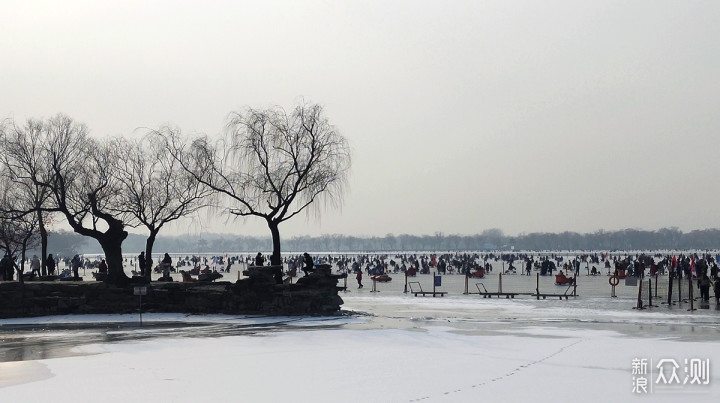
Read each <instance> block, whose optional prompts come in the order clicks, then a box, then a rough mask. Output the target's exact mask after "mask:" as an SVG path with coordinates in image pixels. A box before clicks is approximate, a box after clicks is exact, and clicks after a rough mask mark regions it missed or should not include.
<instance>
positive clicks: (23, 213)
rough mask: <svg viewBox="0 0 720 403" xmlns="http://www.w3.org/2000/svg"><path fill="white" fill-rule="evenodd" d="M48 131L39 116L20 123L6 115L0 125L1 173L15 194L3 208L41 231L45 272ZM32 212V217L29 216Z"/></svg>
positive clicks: (48, 208) (48, 216) (48, 210)
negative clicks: (34, 224)
mask: <svg viewBox="0 0 720 403" xmlns="http://www.w3.org/2000/svg"><path fill="white" fill-rule="evenodd" d="M47 134H48V131H47V130H44V122H43V121H42V120H38V119H29V120H27V121H26V122H25V124H24V125H22V126H19V125H17V124H16V123H15V122H14V121H13V120H11V119H8V120H6V121H5V122H4V124H3V125H2V126H0V149H2V150H3V151H4V152H3V153H2V154H0V163H1V164H2V174H3V176H4V177H5V178H7V179H8V180H9V181H10V182H11V183H8V187H7V188H8V189H11V188H12V194H13V195H14V196H13V198H12V199H11V200H8V203H5V204H4V206H3V207H2V208H3V212H4V213H5V214H6V216H7V217H9V218H14V219H17V220H21V221H23V222H25V223H28V222H35V223H36V225H37V229H38V233H39V234H40V245H41V255H42V256H41V261H42V264H41V267H42V271H43V274H45V270H46V269H45V258H46V256H47V253H48V250H47V244H48V234H47V231H46V229H45V226H46V224H47V222H48V220H50V219H51V211H53V210H54V207H53V206H52V205H51V202H52V200H51V198H50V195H51V193H50V190H49V188H48V187H46V186H42V185H41V184H42V183H49V182H50V176H51V174H50V170H49V167H48V165H47V163H46V161H47V159H48V155H47V154H46V151H47V148H46V147H44V146H45V145H46V144H47V142H48V139H47ZM28 215H35V218H34V219H33V218H28V217H27V216H28Z"/></svg>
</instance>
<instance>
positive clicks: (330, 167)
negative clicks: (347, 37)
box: [166, 103, 351, 265]
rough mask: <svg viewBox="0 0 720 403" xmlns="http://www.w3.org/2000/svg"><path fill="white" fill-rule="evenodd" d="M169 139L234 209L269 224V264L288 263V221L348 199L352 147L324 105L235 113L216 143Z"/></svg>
mask: <svg viewBox="0 0 720 403" xmlns="http://www.w3.org/2000/svg"><path fill="white" fill-rule="evenodd" d="M166 139H167V141H168V146H169V151H170V153H171V154H172V155H173V156H174V157H175V158H176V159H178V161H180V162H181V163H182V165H183V167H184V168H185V169H186V170H187V171H188V172H189V173H191V174H192V175H193V176H194V177H195V178H196V180H198V181H199V182H201V183H202V184H204V185H206V186H207V187H209V188H210V189H212V190H213V191H215V192H216V193H217V194H219V195H221V196H224V197H225V198H226V200H228V201H229V203H230V205H231V207H229V208H228V212H229V213H230V214H232V215H234V216H236V217H259V218H262V219H264V220H265V221H266V223H267V225H268V228H269V229H270V233H271V235H272V242H273V254H272V256H271V260H270V261H271V264H274V265H279V264H281V263H282V260H281V255H280V251H281V248H280V231H279V225H280V224H281V223H282V222H284V221H287V220H289V219H291V218H293V217H295V216H296V215H298V214H299V213H300V212H301V211H303V210H305V211H306V212H310V211H315V212H318V211H319V207H318V204H317V203H318V202H321V203H322V202H325V203H326V204H329V205H333V206H337V205H339V204H340V203H341V202H342V197H343V193H344V190H345V186H346V184H347V175H348V173H349V169H350V162H351V161H350V160H351V159H350V149H349V147H348V144H347V141H346V139H345V138H344V137H343V136H342V135H340V133H338V131H337V130H336V129H335V127H334V126H332V125H331V124H330V123H329V122H328V120H327V118H326V117H325V115H324V113H323V109H322V107H321V106H320V105H316V104H306V103H302V104H300V105H298V106H296V107H295V108H294V109H293V110H292V112H291V113H287V112H286V111H285V110H284V109H282V108H279V107H275V108H270V109H266V110H257V109H252V108H248V109H246V110H244V111H242V112H236V113H232V114H231V115H230V117H229V119H228V123H227V137H226V139H225V140H224V141H220V142H218V143H216V144H213V143H212V142H211V141H210V140H209V139H208V138H207V137H201V138H197V139H195V140H193V141H192V142H191V143H190V144H186V143H184V142H183V141H182V139H181V138H180V137H179V136H174V135H170V136H166ZM310 206H312V208H310V209H308V207H310ZM313 208H314V210H313Z"/></svg>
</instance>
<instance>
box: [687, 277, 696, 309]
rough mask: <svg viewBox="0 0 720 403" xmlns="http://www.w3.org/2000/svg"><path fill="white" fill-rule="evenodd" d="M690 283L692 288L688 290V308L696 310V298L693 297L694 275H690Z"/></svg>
mask: <svg viewBox="0 0 720 403" xmlns="http://www.w3.org/2000/svg"><path fill="white" fill-rule="evenodd" d="M688 285H689V286H690V290H689V291H688V293H689V294H690V309H688V311H694V310H695V298H693V285H692V276H688Z"/></svg>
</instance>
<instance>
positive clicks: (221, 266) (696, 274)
mask: <svg viewBox="0 0 720 403" xmlns="http://www.w3.org/2000/svg"><path fill="white" fill-rule="evenodd" d="M281 261H282V265H283V269H282V272H281V274H282V276H286V277H295V276H297V275H298V272H299V271H302V272H303V274H304V275H305V276H308V275H311V274H312V273H314V272H315V271H316V268H317V265H318V264H327V265H329V266H330V267H335V268H336V270H337V271H338V272H339V273H346V274H354V275H355V279H356V280H357V283H358V288H362V278H363V275H364V274H365V275H368V276H375V275H383V274H393V273H395V274H397V273H401V274H407V275H408V276H414V275H417V274H429V273H431V272H433V273H437V274H440V275H452V274H459V275H467V276H470V275H471V274H473V273H478V272H481V273H490V272H492V271H493V270H494V269H501V270H502V272H503V273H506V274H521V275H531V274H533V272H537V273H539V274H540V275H554V274H556V272H558V273H560V272H563V274H565V273H567V275H568V276H570V275H572V274H574V275H576V276H577V275H580V274H581V273H582V272H583V271H585V274H586V275H608V276H611V275H618V276H620V277H625V276H635V277H639V278H642V277H644V276H646V275H651V276H654V275H664V276H672V277H673V278H677V279H683V278H684V279H688V278H690V279H693V280H696V281H697V287H698V288H699V289H700V295H701V298H702V299H703V300H706V301H707V300H709V298H710V292H711V290H713V291H714V293H715V297H716V299H717V298H719V297H720V269H719V267H718V262H720V253H716V254H711V253H681V254H662V253H656V254H648V253H640V254H630V255H628V254H613V253H583V254H576V255H574V256H571V255H569V254H562V253H545V254H543V253H477V252H476V253H439V254H438V253H402V254H393V255H389V254H382V253H380V254H372V253H360V254H348V255H338V254H327V255H318V256H316V257H313V256H311V255H310V254H309V253H307V252H306V253H303V254H302V255H286V256H285V257H284V258H283V259H281ZM61 263H62V265H63V266H64V267H65V268H64V269H63V270H62V271H60V272H58V271H59V270H58V267H59V266H60V264H61ZM126 263H128V264H129V265H130V266H131V267H133V268H134V267H137V269H138V270H137V271H133V274H137V275H141V276H146V275H148V274H150V271H151V270H153V268H152V265H153V260H152V259H149V258H147V257H146V256H145V253H144V252H141V253H140V254H139V255H138V256H137V257H136V258H134V259H133V258H129V259H126ZM237 263H243V264H245V265H247V266H249V265H255V266H264V265H266V264H267V260H266V259H265V256H263V254H262V253H260V252H258V253H257V254H256V255H255V256H254V257H253V256H251V255H247V256H227V255H225V256H222V255H218V256H195V255H193V256H185V257H179V258H177V260H176V262H175V265H174V266H173V259H172V257H171V256H170V255H169V254H168V253H165V254H164V255H163V257H162V259H160V263H159V264H158V266H156V267H155V268H154V271H155V272H158V273H161V274H162V277H161V279H165V280H167V281H169V280H171V278H170V273H171V272H175V271H176V270H177V269H178V268H181V267H186V266H189V267H191V268H190V269H189V270H187V273H189V274H201V273H209V272H229V271H230V268H231V267H232V266H233V265H234V264H237ZM24 266H25V267H29V269H30V270H29V271H27V272H25V273H24V275H25V276H26V277H25V278H26V279H29V280H32V279H35V278H40V277H42V276H58V277H60V276H64V277H72V278H74V279H78V278H79V277H80V276H79V269H80V268H90V269H95V268H97V269H98V273H99V274H106V273H107V263H106V262H105V261H104V260H103V259H99V260H94V261H91V260H90V259H87V258H83V257H81V256H79V255H75V256H73V257H72V258H56V257H54V256H53V255H52V254H48V256H47V257H46V259H45V265H44V266H43V265H42V264H41V260H40V258H39V257H38V256H37V255H33V256H32V257H31V258H29V259H28V260H27V261H26V265H24ZM41 266H42V267H41ZM19 267H20V265H19V262H18V260H17V259H13V257H12V256H11V255H9V254H7V253H6V254H5V256H4V257H3V258H2V260H0V279H1V280H3V281H11V280H13V279H15V278H16V277H17V273H18V272H19ZM285 269H287V270H285ZM282 276H281V278H280V279H279V281H282Z"/></svg>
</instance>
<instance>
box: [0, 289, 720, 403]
mask: <svg viewBox="0 0 720 403" xmlns="http://www.w3.org/2000/svg"><path fill="white" fill-rule="evenodd" d="M395 277H396V278H395V279H394V280H393V281H394V283H389V284H382V285H380V284H379V285H378V289H379V290H380V292H377V293H371V292H370V287H368V286H366V287H365V288H363V289H361V290H358V289H356V288H354V287H352V284H350V288H349V292H347V293H341V294H342V297H343V299H344V300H345V305H344V309H345V310H346V311H348V312H352V313H353V314H346V315H340V316H333V317H308V318H297V317H265V316H227V315H181V314H145V315H143V321H144V326H143V327H140V326H139V324H138V323H137V319H138V317H137V315H87V316H82V315H71V316H57V317H50V318H29V319H11V320H0V339H1V340H2V344H0V361H4V362H0V401H1V402H6V401H7V402H16V401H55V402H58V401H59V402H62V401H73V402H77V401H98V400H103V401H107V402H114V401H123V402H126V401H130V400H132V401H177V402H186V401H188V402H190V401H193V402H196V401H253V402H275V401H296V402H338V401H343V402H345V401H348V402H367V401H379V402H416V401H448V402H478V401H540V402H543V401H551V400H552V401H556V400H559V399H562V400H570V401H575V400H583V401H589V402H607V401H621V402H626V401H635V400H638V401H642V400H644V401H653V402H657V401H660V402H663V401H678V399H679V398H689V399H692V401H694V402H703V401H708V402H709V401H716V400H717V396H719V395H720V374H718V372H717V370H715V368H716V367H717V363H720V343H718V339H719V338H720V311H718V310H716V306H715V304H714V303H711V304H710V306H709V309H701V310H697V311H692V312H689V311H687V308H689V305H688V304H687V303H682V304H680V305H675V306H672V307H670V308H668V307H667V306H659V307H658V308H653V309H649V310H642V311H638V310H633V309H632V307H633V306H634V305H635V301H634V299H633V293H634V292H635V291H633V290H630V289H622V288H621V287H619V290H618V291H619V293H618V295H619V298H611V297H610V296H609V288H610V287H609V286H608V285H607V277H604V276H603V277H590V276H587V277H583V278H581V280H580V285H579V288H578V293H579V294H580V297H578V298H577V299H573V298H570V299H569V300H567V301H566V300H554V299H553V300H550V299H548V300H539V301H538V300H536V299H535V298H532V297H528V296H524V297H522V296H521V297H518V298H516V299H483V298H482V297H480V296H478V295H462V291H463V289H464V277H462V276H446V278H444V279H443V287H441V289H442V290H443V291H448V292H449V294H448V296H446V297H444V298H431V297H426V298H421V297H412V296H410V295H409V294H404V293H403V292H402V291H403V284H404V278H403V277H401V276H395ZM431 278H432V277H431V276H424V277H423V276H419V277H418V278H416V281H421V282H424V283H423V286H425V283H427V284H428V285H429V287H430V288H431V287H432V286H431ZM541 280H543V281H545V283H542V284H541V287H549V288H550V290H551V291H554V288H553V287H556V286H554V285H553V284H552V283H548V282H547V281H546V279H541ZM479 281H484V285H485V286H486V287H487V288H488V289H490V287H497V284H496V283H494V282H493V280H492V278H488V279H483V280H479ZM535 281H536V279H535V277H532V276H530V277H527V276H507V278H505V277H504V278H503V288H504V290H514V291H515V290H517V291H523V290H528V291H530V289H534V287H535ZM471 284H472V283H471ZM506 287H508V288H506ZM634 358H641V359H648V360H652V361H653V362H658V361H659V360H661V359H664V358H672V359H675V360H677V361H678V362H679V363H680V364H683V362H684V360H685V359H693V358H701V359H709V360H710V363H711V364H710V371H711V372H710V376H709V379H708V380H709V384H707V385H695V384H693V385H681V386H679V387H676V388H675V389H674V390H670V391H668V390H666V389H665V390H662V389H661V390H659V391H658V390H649V393H648V394H644V395H637V394H634V393H633V392H632V390H633V376H636V375H634V374H633V373H632V361H633V359H634ZM656 371H657V370H656ZM655 375H657V373H656V374H655ZM652 381H653V380H652V379H651V380H650V383H651V384H652V383H653V382H652ZM651 386H652V385H649V386H648V388H649V389H650V387H651Z"/></svg>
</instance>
